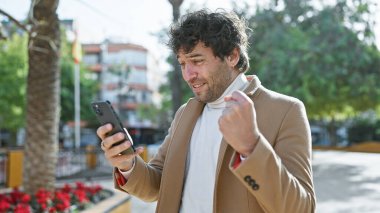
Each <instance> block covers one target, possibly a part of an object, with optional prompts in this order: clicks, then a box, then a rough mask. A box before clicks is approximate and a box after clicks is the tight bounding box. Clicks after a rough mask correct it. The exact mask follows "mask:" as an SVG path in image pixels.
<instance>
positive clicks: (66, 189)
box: [61, 183, 71, 193]
mask: <svg viewBox="0 0 380 213" xmlns="http://www.w3.org/2000/svg"><path fill="white" fill-rule="evenodd" d="M61 191H63V192H66V193H70V192H71V186H70V185H69V184H67V183H66V184H65V185H64V186H63V188H62V189H61Z"/></svg>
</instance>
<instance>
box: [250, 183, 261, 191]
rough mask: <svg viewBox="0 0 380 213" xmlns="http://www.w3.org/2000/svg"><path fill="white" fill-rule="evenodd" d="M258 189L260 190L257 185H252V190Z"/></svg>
mask: <svg viewBox="0 0 380 213" xmlns="http://www.w3.org/2000/svg"><path fill="white" fill-rule="evenodd" d="M259 188H260V186H259V184H256V183H255V184H253V185H252V189H253V190H258V189H259Z"/></svg>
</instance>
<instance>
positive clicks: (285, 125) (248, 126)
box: [98, 10, 315, 213]
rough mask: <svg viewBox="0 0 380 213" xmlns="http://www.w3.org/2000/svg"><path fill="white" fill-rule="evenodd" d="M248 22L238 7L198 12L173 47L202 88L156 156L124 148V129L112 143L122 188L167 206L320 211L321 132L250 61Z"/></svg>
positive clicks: (109, 154) (107, 148)
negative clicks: (316, 175)
mask: <svg viewBox="0 0 380 213" xmlns="http://www.w3.org/2000/svg"><path fill="white" fill-rule="evenodd" d="M246 30H247V27H246V25H245V23H244V22H243V21H241V20H240V19H239V18H238V17H237V16H236V15H235V14H233V13H227V12H224V11H218V12H215V13H212V12H209V11H207V10H201V11H198V12H194V13H190V14H188V15H186V16H184V17H183V18H182V19H181V21H180V22H179V23H177V24H175V25H173V26H172V28H171V31H170V41H169V46H170V47H171V48H172V50H173V51H174V52H175V53H176V54H177V59H178V61H179V63H180V65H181V70H182V76H183V78H184V80H185V81H186V82H187V83H188V85H189V87H190V88H191V89H192V91H193V93H194V95H195V98H192V99H190V100H189V101H188V102H187V103H186V104H184V105H183V106H182V107H181V108H180V109H179V110H178V111H177V113H176V115H175V118H174V120H173V122H172V124H171V127H170V129H169V131H168V135H167V136H166V138H165V141H164V142H163V144H162V145H161V147H160V149H159V151H158V153H157V154H156V156H155V157H154V158H153V159H152V160H151V161H150V162H149V163H145V162H144V161H143V160H142V159H141V158H140V157H139V156H138V154H140V153H141V152H142V149H141V148H138V149H137V150H136V153H135V154H133V155H119V153H120V152H121V151H123V150H125V149H127V148H129V147H130V143H129V142H128V141H125V142H124V143H123V144H121V145H118V146H115V147H112V148H111V146H112V144H113V143H115V142H117V141H119V140H121V139H124V136H123V134H115V135H113V136H110V137H106V136H105V135H106V133H107V132H109V131H110V130H111V129H112V127H111V125H105V126H102V127H100V128H99V129H98V136H99V137H100V138H101V139H102V140H103V142H102V149H103V150H104V152H105V155H106V158H107V159H108V161H109V163H110V164H111V165H112V166H114V167H115V186H116V188H117V189H119V190H122V191H125V192H127V193H129V194H132V195H134V196H137V197H139V198H141V199H143V200H146V201H155V200H158V203H157V209H156V211H157V212H164V213H167V212H218V213H219V212H239V213H240V212H254V213H256V212H273V213H280V212H291V213H298V212H302V213H304V212H314V211H315V194H314V189H313V182H312V171H311V136H310V129H309V124H308V120H307V117H306V112H305V108H304V106H303V104H302V102H301V101H299V100H297V99H295V98H292V97H288V96H284V95H281V94H278V93H275V92H273V91H270V90H268V89H266V88H264V87H263V86H262V85H261V84H260V81H259V79H258V78H257V77H256V76H247V77H246V76H245V75H244V72H245V71H246V70H247V69H248V68H249V58H248V56H247V45H248V44H247V35H246V32H245V31H246Z"/></svg>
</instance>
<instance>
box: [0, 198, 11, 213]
mask: <svg viewBox="0 0 380 213" xmlns="http://www.w3.org/2000/svg"><path fill="white" fill-rule="evenodd" d="M3 197H4V199H3ZM10 207H11V204H10V203H9V201H7V200H6V199H5V196H1V197H0V212H7V210H9V208H10Z"/></svg>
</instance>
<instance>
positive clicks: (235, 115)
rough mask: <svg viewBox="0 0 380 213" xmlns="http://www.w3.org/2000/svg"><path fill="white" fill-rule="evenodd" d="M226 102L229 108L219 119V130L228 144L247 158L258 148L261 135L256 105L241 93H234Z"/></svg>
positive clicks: (226, 98)
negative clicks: (257, 144)
mask: <svg viewBox="0 0 380 213" xmlns="http://www.w3.org/2000/svg"><path fill="white" fill-rule="evenodd" d="M224 100H225V101H226V103H227V107H226V108H225V109H224V111H223V114H222V116H221V117H220V118H219V129H220V131H221V132H222V134H223V137H224V139H225V140H226V142H227V143H228V144H230V145H231V146H232V148H234V149H235V151H237V152H238V153H240V154H241V155H243V156H244V157H247V156H248V155H249V154H251V153H252V152H253V150H254V148H255V147H256V143H257V141H258V139H259V135H260V131H259V129H258V126H257V121H256V110H255V107H254V103H253V102H252V100H251V99H250V98H249V97H248V96H247V95H246V94H244V93H243V92H241V91H234V92H233V93H232V95H230V96H226V97H225V98H224Z"/></svg>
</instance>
